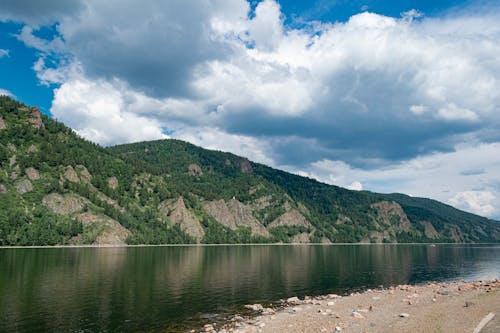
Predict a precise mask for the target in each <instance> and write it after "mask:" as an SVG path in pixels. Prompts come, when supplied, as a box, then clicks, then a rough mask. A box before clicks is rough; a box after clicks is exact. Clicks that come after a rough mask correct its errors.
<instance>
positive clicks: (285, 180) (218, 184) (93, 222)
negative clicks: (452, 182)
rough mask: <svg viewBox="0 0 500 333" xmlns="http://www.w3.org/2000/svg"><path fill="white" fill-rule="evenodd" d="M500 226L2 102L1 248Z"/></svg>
mask: <svg viewBox="0 0 500 333" xmlns="http://www.w3.org/2000/svg"><path fill="white" fill-rule="evenodd" d="M499 240H500V223H499V222H497V221H493V220H490V219H487V218H483V217H480V216H476V215H473V214H469V213H466V212H463V211H460V210H457V209H455V208H453V207H450V206H448V205H445V204H442V203H440V202H437V201H434V200H430V199H423V198H413V197H409V196H405V195H402V194H377V193H371V192H366V191H361V192H356V191H350V190H347V189H344V188H340V187H336V186H331V185H327V184H323V183H320V182H318V181H315V180H313V179H309V178H304V177H300V176H297V175H293V174H289V173H286V172H284V171H281V170H276V169H273V168H270V167H267V166H265V165H262V164H258V163H253V162H251V161H248V160H247V159H246V158H243V157H239V156H236V155H233V154H230V153H225V152H219V151H210V150H206V149H202V148H200V147H197V146H194V145H192V144H189V143H186V142H182V141H178V140H171V139H168V140H159V141H150V142H141V143H135V144H127V145H120V146H115V147H110V148H103V147H100V146H98V145H96V144H94V143H92V142H89V141H87V140H84V139H82V138H81V137H79V136H78V135H77V134H76V133H75V132H74V131H73V130H71V129H70V128H68V127H66V126H65V125H64V124H61V123H59V122H57V121H55V120H54V119H51V118H49V117H47V116H45V115H42V114H40V112H39V111H38V109H37V108H35V107H27V106H25V105H23V104H21V103H19V102H17V101H15V100H13V99H11V98H9V97H6V96H0V245H55V244H124V243H128V244H167V243H168V244H171V243H195V242H199V243H267V242H322V243H330V242H333V243H336V242H390V243H393V242H498V241H499Z"/></svg>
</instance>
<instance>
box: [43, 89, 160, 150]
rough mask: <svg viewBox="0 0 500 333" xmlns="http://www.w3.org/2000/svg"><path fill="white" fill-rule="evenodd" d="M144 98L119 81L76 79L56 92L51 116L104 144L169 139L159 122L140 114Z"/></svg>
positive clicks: (86, 136) (92, 139)
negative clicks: (112, 82)
mask: <svg viewBox="0 0 500 333" xmlns="http://www.w3.org/2000/svg"><path fill="white" fill-rule="evenodd" d="M144 98H145V97H144V96H141V95H140V94H138V93H134V92H133V91H131V90H128V89H127V88H126V87H125V86H124V85H123V83H121V82H118V81H117V82H114V84H111V83H109V82H105V81H97V82H96V81H88V80H73V81H69V82H66V83H64V84H63V85H62V86H61V87H60V88H58V89H56V90H55V96H54V101H53V104H52V108H51V113H52V115H53V116H54V117H55V118H57V119H58V120H60V121H62V122H64V123H65V124H67V125H68V126H70V127H72V128H73V129H74V130H75V131H76V132H77V133H78V134H80V135H82V136H83V137H85V138H86V139H89V140H91V141H94V142H99V143H101V144H104V145H111V144H118V143H124V142H135V141H144V140H153V139H160V138H166V137H167V136H166V135H165V134H163V130H162V128H161V125H160V123H159V122H158V121H155V120H154V119H150V118H148V117H143V116H141V115H140V113H141V107H142V106H143V101H142V100H143V99H144Z"/></svg>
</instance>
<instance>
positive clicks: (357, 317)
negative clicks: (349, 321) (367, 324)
mask: <svg viewBox="0 0 500 333" xmlns="http://www.w3.org/2000/svg"><path fill="white" fill-rule="evenodd" d="M351 316H352V317H354V318H356V319H365V316H363V315H362V314H361V313H359V312H358V311H353V312H352V313H351Z"/></svg>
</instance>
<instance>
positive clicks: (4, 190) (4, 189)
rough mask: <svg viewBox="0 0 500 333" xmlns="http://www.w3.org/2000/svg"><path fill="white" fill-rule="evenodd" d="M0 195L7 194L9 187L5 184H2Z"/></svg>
mask: <svg viewBox="0 0 500 333" xmlns="http://www.w3.org/2000/svg"><path fill="white" fill-rule="evenodd" d="M0 193H2V194H3V193H7V187H5V185H4V184H0Z"/></svg>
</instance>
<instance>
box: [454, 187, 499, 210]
mask: <svg viewBox="0 0 500 333" xmlns="http://www.w3.org/2000/svg"><path fill="white" fill-rule="evenodd" d="M497 202H498V198H497V197H496V196H495V195H494V194H493V193H492V192H490V191H464V192H458V193H457V194H456V195H455V196H454V197H453V198H451V199H450V203H451V204H452V205H454V206H455V207H457V208H460V209H463V210H467V211H470V212H473V213H476V214H479V215H483V216H489V215H491V214H493V213H495V212H496V209H495V207H494V204H495V203H497Z"/></svg>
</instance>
